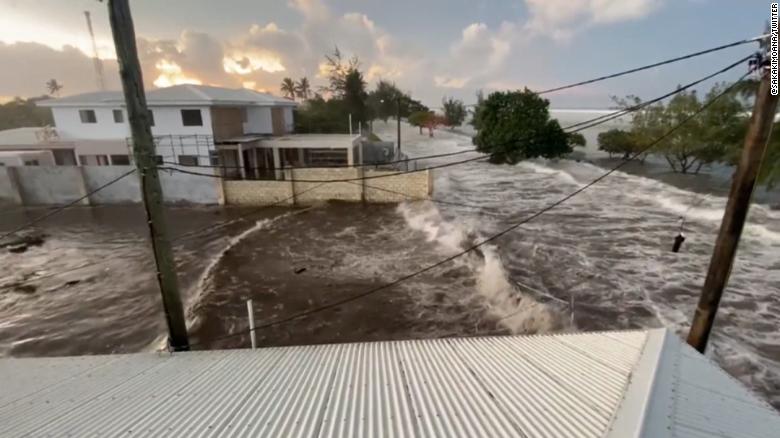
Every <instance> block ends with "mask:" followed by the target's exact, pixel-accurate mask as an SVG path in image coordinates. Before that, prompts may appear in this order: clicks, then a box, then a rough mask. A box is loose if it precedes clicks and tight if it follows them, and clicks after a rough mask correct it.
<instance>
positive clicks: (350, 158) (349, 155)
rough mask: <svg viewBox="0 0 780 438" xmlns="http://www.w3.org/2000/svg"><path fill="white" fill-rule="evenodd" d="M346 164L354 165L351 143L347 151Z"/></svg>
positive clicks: (353, 152)
mask: <svg viewBox="0 0 780 438" xmlns="http://www.w3.org/2000/svg"><path fill="white" fill-rule="evenodd" d="M347 164H349V165H350V166H354V165H355V146H354V145H353V144H351V143H350V145H349V148H348V149H347Z"/></svg>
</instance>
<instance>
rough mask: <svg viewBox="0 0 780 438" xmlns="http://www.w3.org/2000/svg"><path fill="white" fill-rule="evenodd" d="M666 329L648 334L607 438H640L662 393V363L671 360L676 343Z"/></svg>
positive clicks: (651, 331) (648, 332)
mask: <svg viewBox="0 0 780 438" xmlns="http://www.w3.org/2000/svg"><path fill="white" fill-rule="evenodd" d="M670 336H671V335H670V334H669V330H668V329H666V328H661V329H655V330H647V338H646V340H645V344H644V346H643V347H642V352H641V353H640V356H639V358H638V359H637V361H636V363H635V365H634V369H633V370H631V374H630V375H629V377H628V381H627V382H626V386H625V389H624V391H623V399H622V400H621V401H620V404H619V405H618V407H617V409H615V412H614V414H613V416H612V421H611V422H610V425H609V430H608V431H607V433H606V435H605V436H606V437H608V438H609V437H614V438H624V437H640V436H642V434H643V432H644V429H645V422H646V420H647V414H648V410H649V406H650V403H651V399H652V398H653V395H654V393H655V392H656V391H657V390H658V386H659V385H657V383H658V380H659V375H658V371H659V369H661V368H662V367H660V366H659V364H660V363H661V361H662V360H670V358H671V355H670V354H669V351H668V348H667V347H668V346H669V344H670V343H671V342H672V340H671V339H670Z"/></svg>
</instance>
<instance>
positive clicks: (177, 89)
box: [37, 84, 297, 107]
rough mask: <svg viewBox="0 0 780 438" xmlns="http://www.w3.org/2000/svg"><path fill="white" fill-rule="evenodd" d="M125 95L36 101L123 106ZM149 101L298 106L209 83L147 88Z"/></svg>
mask: <svg viewBox="0 0 780 438" xmlns="http://www.w3.org/2000/svg"><path fill="white" fill-rule="evenodd" d="M124 101H125V100H124V95H123V94H122V92H121V91H100V92H94V93H83V94H75V95H72V96H66V97H61V98H57V99H47V100H43V101H40V102H38V103H37V105H39V106H44V107H59V106H81V105H92V106H96V105H97V106H123V105H124ZM146 102H147V104H148V105H149V106H165V105H204V104H210V105H240V104H244V105H258V106H297V103H295V102H293V101H291V100H288V99H285V98H282V97H277V96H274V95H273V94H270V93H261V92H259V91H255V90H250V89H248V88H238V89H234V88H223V87H212V86H208V85H193V84H184V85H174V86H172V87H165V88H156V89H152V90H147V91H146Z"/></svg>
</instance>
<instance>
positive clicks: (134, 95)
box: [108, 0, 190, 351]
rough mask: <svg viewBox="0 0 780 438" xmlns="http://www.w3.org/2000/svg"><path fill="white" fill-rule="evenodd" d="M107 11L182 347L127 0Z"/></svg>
mask: <svg viewBox="0 0 780 438" xmlns="http://www.w3.org/2000/svg"><path fill="white" fill-rule="evenodd" d="M108 14H109V19H110V21H111V32H112V33H113V35H114V45H115V46H116V56H117V59H118V61H119V74H120V76H121V78H122V88H123V90H124V94H125V104H126V105H127V119H128V121H129V122H130V131H131V133H132V136H133V157H134V159H135V165H136V166H137V167H138V172H139V174H140V175H141V194H142V197H143V202H144V208H145V209H146V219H147V222H148V224H149V234H150V237H151V240H152V249H153V250H154V261H155V264H156V267H157V282H158V283H159V285H160V293H162V302H163V308H164V310H165V319H166V322H167V323H168V333H169V343H170V345H171V347H172V348H173V349H174V351H185V350H189V349H190V344H189V340H188V338H187V324H186V321H185V318H184V306H183V305H182V302H181V297H180V296H179V286H178V280H177V278H176V268H175V264H174V260H173V254H172V251H171V242H170V241H169V240H168V231H167V226H166V223H165V214H164V211H163V196H162V189H161V188H160V178H159V176H158V174H157V164H156V162H155V158H154V157H155V146H154V137H152V129H151V127H150V117H149V110H148V108H147V107H146V95H145V94H144V83H143V77H142V76H141V64H140V63H139V62H138V51H137V49H136V45H135V29H134V28H133V17H132V16H131V15H130V6H129V4H128V0H108Z"/></svg>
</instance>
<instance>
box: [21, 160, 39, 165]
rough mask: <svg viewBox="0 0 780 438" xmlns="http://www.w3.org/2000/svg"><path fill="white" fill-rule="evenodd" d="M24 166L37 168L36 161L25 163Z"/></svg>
mask: <svg viewBox="0 0 780 438" xmlns="http://www.w3.org/2000/svg"><path fill="white" fill-rule="evenodd" d="M24 165H25V166H37V165H38V160H30V161H25V162H24Z"/></svg>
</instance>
